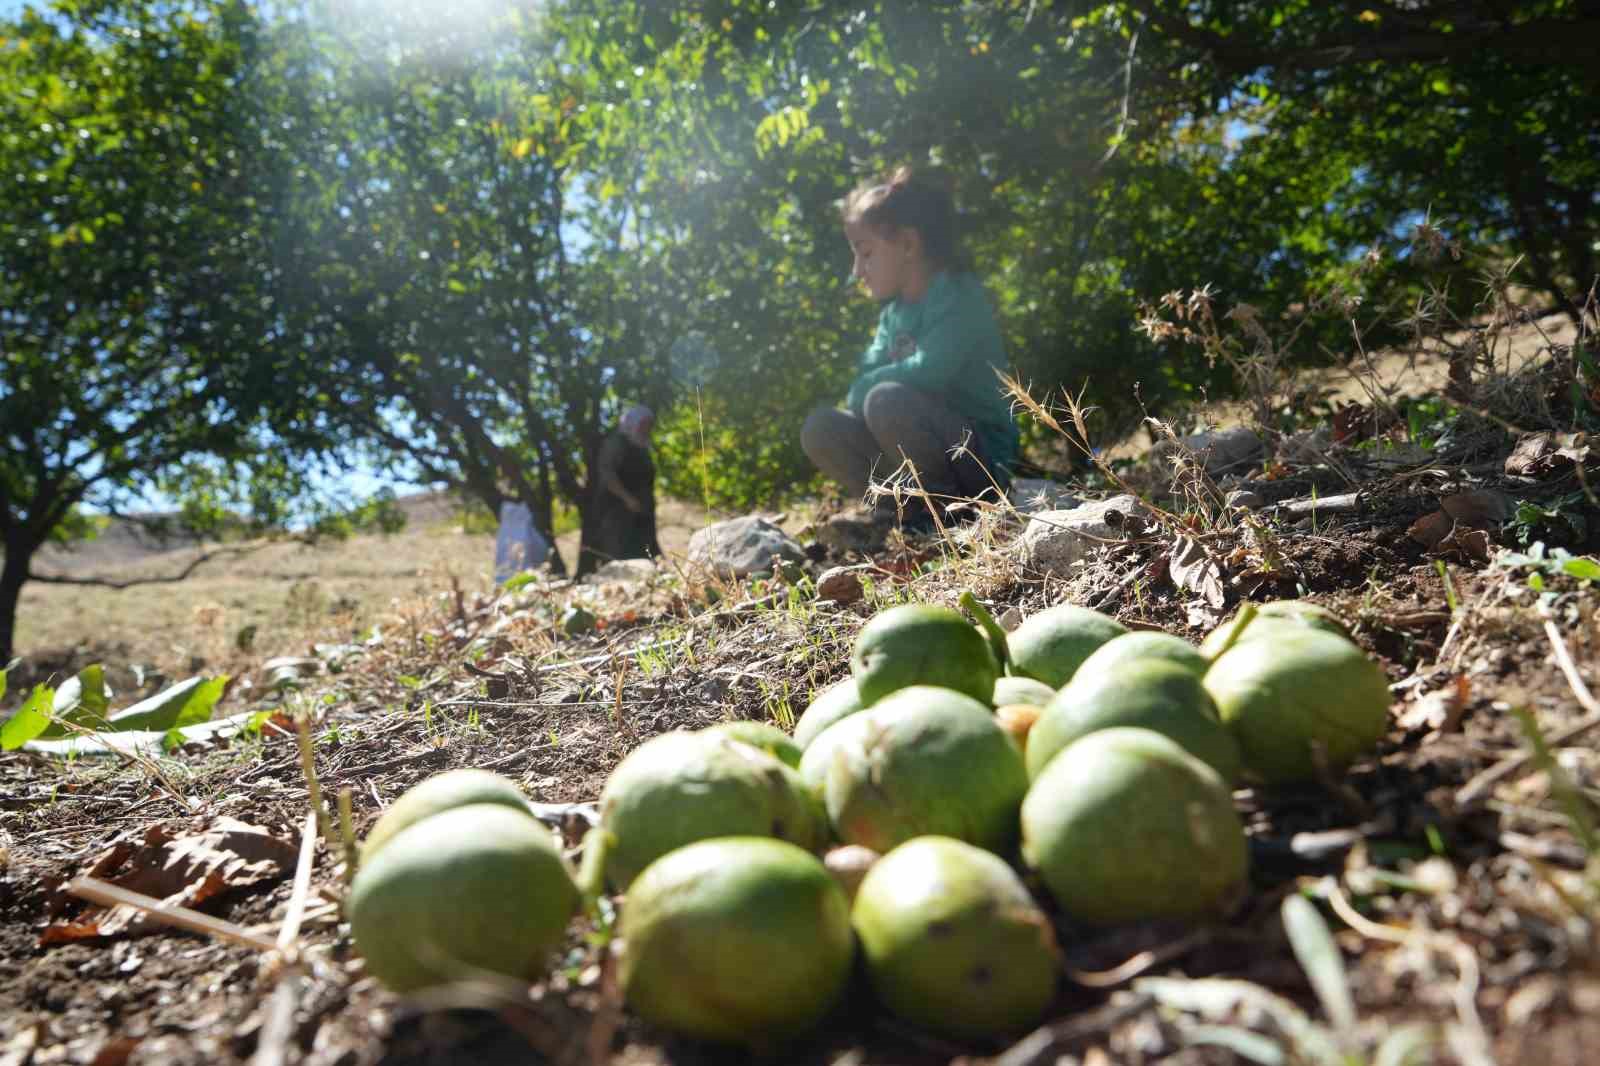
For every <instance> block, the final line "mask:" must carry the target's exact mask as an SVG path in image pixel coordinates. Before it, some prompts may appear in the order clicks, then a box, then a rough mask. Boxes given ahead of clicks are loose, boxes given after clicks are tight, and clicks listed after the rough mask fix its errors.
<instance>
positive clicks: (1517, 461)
mask: <svg viewBox="0 0 1600 1066" xmlns="http://www.w3.org/2000/svg"><path fill="white" fill-rule="evenodd" d="M1588 458H1589V445H1588V443H1587V442H1586V441H1585V439H1584V437H1583V435H1582V434H1577V433H1528V434H1524V435H1523V436H1522V437H1521V438H1520V439H1518V441H1517V443H1516V447H1514V448H1512V450H1511V454H1510V455H1508V456H1506V465H1505V471H1506V473H1507V474H1509V475H1511V476H1512V477H1535V478H1537V477H1545V476H1547V475H1549V474H1551V473H1554V472H1555V471H1557V470H1562V469H1565V468H1566V467H1569V466H1575V465H1579V464H1582V463H1584V462H1587V461H1588Z"/></svg>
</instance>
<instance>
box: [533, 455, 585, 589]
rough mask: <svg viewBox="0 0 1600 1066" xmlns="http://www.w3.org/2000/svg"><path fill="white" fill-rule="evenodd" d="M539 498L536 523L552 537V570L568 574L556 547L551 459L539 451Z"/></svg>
mask: <svg viewBox="0 0 1600 1066" xmlns="http://www.w3.org/2000/svg"><path fill="white" fill-rule="evenodd" d="M537 470H538V478H539V500H538V506H537V507H535V508H534V511H533V521H534V525H536V526H538V527H539V532H541V533H543V534H544V535H545V536H547V537H549V538H550V572H551V573H553V574H555V575H556V576H557V577H566V576H567V561H566V560H565V559H563V558H561V552H560V551H559V550H557V548H556V522H555V499H556V497H555V486H554V485H552V484H551V480H550V460H549V458H548V457H547V456H546V455H545V454H544V451H543V449H540V452H539V462H538V467H537ZM582 502H583V501H581V500H580V501H579V508H578V517H579V519H580V521H581V520H582V517H583V507H582Z"/></svg>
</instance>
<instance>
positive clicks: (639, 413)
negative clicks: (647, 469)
mask: <svg viewBox="0 0 1600 1066" xmlns="http://www.w3.org/2000/svg"><path fill="white" fill-rule="evenodd" d="M655 424H656V413H655V412H654V411H652V410H650V408H648V407H646V406H645V405H644V404H642V403H640V404H634V405H633V406H632V407H630V408H628V409H627V410H626V411H624V412H622V417H621V418H619V419H617V429H619V430H621V431H622V435H623V436H624V437H627V438H628V439H629V440H631V441H633V443H635V444H637V445H638V446H639V447H641V448H645V447H649V445H650V430H651V429H653V428H654V427H655Z"/></svg>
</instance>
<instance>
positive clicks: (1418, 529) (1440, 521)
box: [1406, 511, 1456, 551]
mask: <svg viewBox="0 0 1600 1066" xmlns="http://www.w3.org/2000/svg"><path fill="white" fill-rule="evenodd" d="M1455 526H1456V521H1455V519H1453V518H1451V517H1450V516H1449V515H1447V514H1445V513H1444V512H1443V511H1434V512H1432V513H1431V514H1425V515H1423V516H1422V517H1421V518H1419V519H1417V520H1416V521H1415V522H1413V523H1411V528H1410V529H1408V530H1406V535H1407V536H1409V537H1410V538H1411V539H1412V540H1414V541H1416V542H1417V543H1418V544H1420V545H1422V546H1423V547H1424V548H1426V549H1428V550H1429V551H1432V550H1433V549H1434V548H1436V547H1438V546H1439V542H1440V541H1442V540H1444V538H1446V537H1448V536H1449V535H1450V531H1451V530H1452V529H1454V528H1455Z"/></svg>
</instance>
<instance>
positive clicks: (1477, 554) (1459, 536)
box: [1434, 526, 1492, 563]
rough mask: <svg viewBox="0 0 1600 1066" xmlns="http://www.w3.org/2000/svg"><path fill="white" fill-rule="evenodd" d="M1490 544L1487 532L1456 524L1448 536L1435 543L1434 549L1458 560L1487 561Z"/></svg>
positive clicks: (1465, 561) (1467, 561) (1468, 561)
mask: <svg viewBox="0 0 1600 1066" xmlns="http://www.w3.org/2000/svg"><path fill="white" fill-rule="evenodd" d="M1491 546H1492V545H1491V543H1490V541H1489V534H1487V533H1485V532H1484V531H1483V530H1481V529H1463V528H1461V527H1460V526H1456V527H1455V529H1454V530H1452V531H1451V533H1450V535H1449V536H1448V537H1445V538H1444V539H1443V540H1441V541H1440V542H1439V543H1438V544H1437V545H1435V547H1434V551H1436V552H1438V553H1439V554H1440V555H1441V556H1443V557H1446V558H1451V559H1455V560H1457V561H1459V562H1464V563H1487V562H1488V561H1489V549H1490V547H1491Z"/></svg>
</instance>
